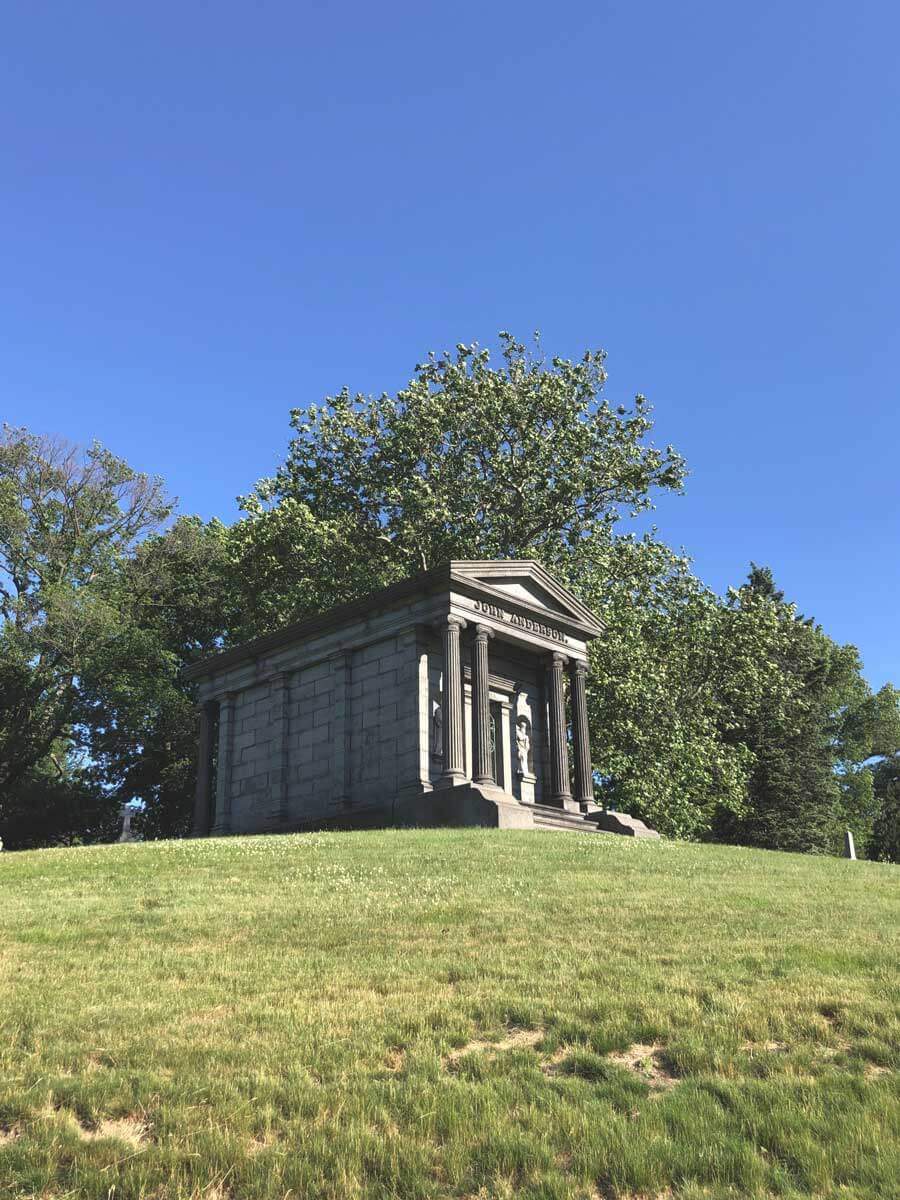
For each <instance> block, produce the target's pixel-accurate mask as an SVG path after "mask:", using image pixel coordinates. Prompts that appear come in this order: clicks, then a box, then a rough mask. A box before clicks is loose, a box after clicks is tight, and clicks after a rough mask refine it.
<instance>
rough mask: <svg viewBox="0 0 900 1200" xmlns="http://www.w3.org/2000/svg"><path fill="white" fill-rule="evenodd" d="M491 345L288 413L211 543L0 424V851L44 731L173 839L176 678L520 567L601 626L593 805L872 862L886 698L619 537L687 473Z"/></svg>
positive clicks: (882, 841) (546, 368) (177, 802)
mask: <svg viewBox="0 0 900 1200" xmlns="http://www.w3.org/2000/svg"><path fill="white" fill-rule="evenodd" d="M500 342H501V356H500V360H499V361H496V360H495V361H492V359H491V356H490V354H489V352H488V351H487V350H485V349H483V348H481V347H479V346H477V345H474V344H473V345H470V346H466V345H459V346H457V347H456V350H455V352H453V353H451V352H443V353H440V354H436V353H431V354H429V355H428V356H427V358H426V360H425V361H424V362H423V363H421V364H419V365H418V366H417V367H416V369H415V373H414V376H413V378H412V380H411V381H410V382H409V384H408V385H407V386H406V387H405V388H403V389H401V390H400V391H398V392H397V394H396V395H395V396H388V395H381V396H378V397H366V396H360V395H357V396H355V397H351V395H350V394H349V392H347V391H343V392H340V393H339V394H338V395H337V396H335V397H331V398H328V399H326V400H325V402H324V403H323V404H322V405H313V406H310V407H308V408H306V409H303V410H301V409H295V410H294V411H293V412H292V414H291V425H292V428H293V436H292V438H291V441H290V443H289V446H288V452H287V456H286V459H285V461H284V463H283V464H282V466H281V467H279V469H278V470H277V471H276V472H275V474H274V475H273V477H272V478H270V479H265V480H262V481H260V482H259V483H258V484H257V485H256V487H255V489H254V490H253V491H252V492H251V493H250V494H249V495H247V496H244V497H243V498H242V499H241V508H242V516H241V519H240V520H238V521H237V522H235V524H233V525H232V526H231V527H230V528H227V527H225V526H224V525H222V524H221V523H219V522H216V521H212V522H209V523H208V524H205V523H203V522H202V521H200V520H199V519H197V518H189V517H182V518H181V519H179V520H178V521H176V522H175V523H174V525H173V526H172V527H171V528H170V529H169V530H167V532H165V533H158V532H156V531H157V530H158V528H159V525H160V522H162V521H163V520H164V518H165V517H166V516H167V514H168V511H169V506H168V504H167V502H166V501H165V498H164V496H163V493H162V488H161V485H160V483H159V481H158V480H155V481H154V480H149V479H147V478H146V477H144V476H140V475H137V474H136V473H135V472H133V471H132V470H131V469H130V468H129V467H128V466H127V464H125V463H123V462H122V461H121V460H119V459H116V458H114V457H113V456H112V455H111V454H109V452H108V451H106V450H104V449H102V447H99V446H94V447H92V448H91V450H90V451H88V453H87V454H86V455H85V456H79V455H77V454H76V453H75V452H74V451H71V450H68V449H66V448H65V447H61V446H58V445H56V444H55V443H53V442H51V441H50V440H48V439H40V438H36V437H34V436H33V435H31V434H28V433H27V432H26V431H24V430H7V431H6V434H5V437H4V439H3V440H2V442H0V833H2V827H3V821H4V820H7V821H8V819H9V813H10V812H11V807H10V805H11V800H10V797H12V796H13V795H14V794H16V795H19V796H22V795H26V794H31V795H34V794H35V793H34V792H33V791H32V792H29V791H28V788H30V787H31V783H29V784H28V787H25V788H24V789H23V788H19V789H18V792H17V791H16V788H17V786H18V783H20V782H22V781H23V780H32V778H33V773H34V771H35V770H36V769H37V768H38V766H39V765H40V764H42V763H44V762H45V761H46V760H47V756H48V754H49V752H50V748H51V747H52V746H53V745H54V744H56V743H57V742H59V741H60V739H61V740H62V742H63V744H64V745H65V746H66V747H68V748H71V747H80V748H82V749H84V750H85V751H86V752H87V754H88V760H87V761H88V762H89V767H88V768H87V769H86V771H85V774H84V779H83V780H82V784H84V785H85V786H89V787H91V788H92V789H93V792H92V794H93V795H94V796H95V797H98V798H99V797H106V798H108V799H109V802H110V803H113V802H114V801H115V802H116V803H119V802H121V801H123V800H131V799H138V800H140V801H141V802H142V804H141V811H140V815H139V816H138V817H137V818H136V821H135V824H136V825H137V826H138V827H140V828H141V830H142V832H143V833H144V835H145V836H148V837H152V836H170V835H176V834H181V833H184V832H186V831H187V829H188V828H189V821H190V812H191V793H192V789H193V777H194V763H195V752H196V736H195V718H194V696H193V691H192V689H191V688H190V687H188V686H187V685H185V684H184V683H183V682H182V675H181V672H182V669H183V668H184V666H185V665H187V664H189V663H191V662H193V661H195V660H196V659H197V658H198V657H202V656H204V655H206V654H209V653H210V652H212V651H214V650H216V649H217V648H220V647H224V646H228V645H232V644H236V643H239V642H242V641H245V640H247V639H248V638H251V637H253V636H256V635H258V634H261V633H265V632H268V631H270V630H272V629H274V628H277V627H279V626H281V625H283V624H285V623H287V622H288V621H290V620H292V619H297V618H299V617H302V616H304V615H308V614H311V613H315V612H318V611H321V610H323V609H326V608H328V607H330V606H332V605H334V604H337V603H340V602H342V601H345V600H349V599H353V598H355V597H358V596H360V595H363V594H365V593H367V592H371V591H373V590H375V589H376V588H378V587H380V586H382V585H384V584H387V583H390V582H392V581H394V580H396V579H398V578H402V577H404V576H407V575H409V574H411V573H414V572H415V571H417V570H419V569H421V568H424V567H430V566H432V565H435V564H436V563H438V562H441V561H446V560H447V559H451V558H475V559H479V558H503V557H516V558H536V559H538V560H539V561H541V562H542V563H543V564H544V565H545V566H546V567H547V568H548V569H549V570H550V571H552V572H554V573H555V574H556V575H558V576H559V577H560V578H561V579H562V580H563V581H565V582H566V583H568V585H569V586H570V587H571V588H572V589H573V590H574V591H575V592H576V593H577V594H578V595H579V596H581V597H582V598H583V599H584V600H585V601H586V602H587V603H588V604H589V605H590V606H591V607H592V608H594V609H595V610H596V611H597V612H598V613H599V614H601V616H602V617H603V619H604V622H605V626H606V628H605V632H604V634H603V635H602V636H601V637H600V638H598V639H597V641H596V642H595V643H594V644H593V646H592V649H591V656H592V674H591V677H590V681H589V692H588V702H589V715H590V724H591V741H592V748H593V753H594V767H595V778H596V780H597V796H598V799H600V800H601V801H602V802H605V803H609V804H612V805H615V806H616V807H618V808H621V809H623V810H628V811H631V812H633V813H634V814H635V815H636V816H641V817H643V818H645V819H646V820H648V821H649V822H650V823H651V824H653V825H654V826H655V827H656V828H658V829H659V830H660V831H661V832H663V833H665V834H668V835H670V836H675V837H682V838H709V837H718V838H722V839H730V840H738V841H744V842H749V843H751V844H754V845H760V846H771V847H777V848H792V849H804V850H816V851H820V852H821V851H829V850H831V851H838V850H839V849H840V845H841V838H842V836H843V830H844V829H846V828H851V829H852V830H853V831H854V834H855V836H856V841H857V846H858V847H859V849H860V850H861V851H864V850H865V849H866V847H867V846H869V844H870V843H871V853H872V854H873V855H874V854H877V855H879V856H882V857H890V856H891V855H892V854H893V853H894V850H893V849H891V847H893V846H895V845H896V837H895V834H894V833H892V832H891V831H892V829H893V828H894V825H892V821H894V817H893V816H892V815H891V814H892V813H895V812H896V793H895V792H894V791H892V790H891V786H889V785H888V784H885V783H884V779H885V775H884V773H883V772H882V773H879V771H880V769H878V768H876V769H875V770H874V771H873V770H872V769H871V767H870V765H868V764H869V760H870V759H871V758H872V757H873V756H884V755H888V756H889V755H892V754H894V753H895V752H896V751H897V750H898V749H900V703H898V700H900V694H898V693H897V692H896V691H895V690H894V689H893V688H891V687H886V688H884V689H882V691H881V692H879V693H878V694H877V695H873V694H872V692H871V690H870V689H869V688H868V686H867V685H866V683H865V681H864V680H863V678H862V674H861V664H860V662H859V657H858V654H857V652H856V650H855V648H854V647H852V646H838V645H837V644H835V643H834V642H833V641H832V640H831V639H830V638H828V637H827V635H826V634H825V633H824V632H823V631H822V630H821V629H820V628H819V627H817V626H816V625H815V624H814V622H813V621H812V620H811V619H809V618H804V617H803V616H801V615H799V614H798V613H797V611H796V609H795V608H794V607H793V606H792V605H790V604H789V603H788V602H787V601H786V600H785V597H784V594H783V593H782V592H781V591H780V590H779V589H778V588H777V587H776V584H775V581H774V579H773V577H772V573H771V571H769V570H768V569H767V568H765V567H758V566H756V565H752V566H751V573H750V578H749V580H748V582H747V584H745V585H744V586H743V587H742V588H740V589H738V590H737V591H732V592H729V594H728V595H727V596H725V597H719V596H716V595H715V594H714V593H712V592H711V591H710V590H709V589H708V588H706V587H705V586H704V585H703V584H702V583H701V582H700V581H699V580H698V579H697V578H696V577H695V576H694V574H693V573H692V570H691V564H690V561H689V559H687V558H686V557H685V556H684V555H683V554H676V553H675V552H673V551H672V550H671V549H669V548H668V547H666V546H665V545H663V544H662V543H660V542H659V541H658V540H657V538H656V537H655V535H654V534H648V535H646V536H643V537H637V536H635V535H634V534H633V533H631V532H629V531H628V530H627V527H624V532H623V522H625V521H626V520H627V518H628V517H629V516H630V515H635V514H640V513H644V512H646V511H647V510H648V509H649V508H651V507H652V503H653V499H654V496H655V494H656V492H657V491H659V490H669V491H678V490H680V489H681V487H682V483H683V480H684V475H685V465H684V462H683V460H682V458H681V457H680V455H679V454H678V453H677V452H676V451H675V450H673V449H672V447H667V448H666V449H665V450H658V449H656V448H655V447H654V446H653V444H652V442H651V441H650V435H651V433H652V421H651V415H650V409H649V406H648V404H647V402H646V400H645V399H644V398H643V397H642V396H637V397H636V398H635V400H634V402H633V404H632V405H631V406H630V407H626V406H624V405H618V406H615V407H613V406H612V405H611V404H610V403H609V402H608V401H607V400H606V399H605V398H604V395H603V390H604V387H605V384H606V372H605V365H604V364H605V356H604V353H603V352H602V351H600V350H589V351H587V352H586V353H585V354H584V355H583V356H582V357H581V358H580V359H579V360H578V361H575V362H572V361H569V360H566V359H562V358H552V359H549V360H548V359H547V358H546V357H545V356H544V355H543V352H542V351H541V348H540V344H539V342H537V341H536V346H535V349H534V350H532V351H529V350H527V349H526V347H525V346H524V345H523V344H522V343H520V342H518V341H516V339H515V338H513V337H512V336H511V335H510V334H507V333H503V334H501V335H500ZM82 784H80V785H79V786H82ZM4 789H5V790H4ZM4 796H5V797H6V798H5V799H4ZM47 803H48V807H52V805H51V804H50V802H49V801H48V802H47ZM4 805H5V808H4ZM85 812H86V814H87V809H86V810H85ZM85 819H86V821H87V815H86V817H85ZM94 825H96V822H94ZM48 828H49V826H48ZM92 828H93V826H92Z"/></svg>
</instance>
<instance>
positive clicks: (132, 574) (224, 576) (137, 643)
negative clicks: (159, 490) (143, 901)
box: [82, 517, 242, 837]
mask: <svg viewBox="0 0 900 1200" xmlns="http://www.w3.org/2000/svg"><path fill="white" fill-rule="evenodd" d="M236 571H237V564H236V563H235V561H234V559H233V557H232V553H231V545H230V534H229V531H228V530H227V528H226V527H225V526H224V525H222V524H221V523H220V522H218V521H211V522H209V524H204V523H203V522H202V521H200V520H199V519H198V518H196V517H182V518H180V519H179V520H178V521H176V522H175V524H174V525H173V526H172V528H171V529H169V530H168V531H167V532H166V533H165V534H162V535H156V536H153V537H149V538H147V539H145V540H144V541H143V542H142V543H141V545H140V546H138V547H136V548H135V551H134V553H133V555H132V556H131V558H130V559H129V561H128V563H127V564H126V567H125V569H124V570H123V572H122V573H121V574H120V575H119V577H118V578H117V581H116V589H115V596H116V604H117V608H118V609H119V611H120V612H122V614H123V617H124V621H123V638H122V641H121V642H120V643H118V644H117V645H116V646H115V647H114V648H113V649H112V650H111V652H110V653H111V655H112V657H111V658H109V659H107V658H104V657H100V658H99V660H95V662H94V664H93V665H94V668H95V669H93V670H91V671H90V672H87V673H86V675H85V677H84V679H83V680H82V697H83V707H84V711H85V718H84V720H85V737H86V741H87V744H88V746H89V749H90V754H91V760H92V764H93V766H92V777H93V779H94V780H95V782H96V783H97V785H98V786H103V787H106V788H113V789H114V791H115V794H116V795H117V796H119V797H120V798H121V799H122V800H139V801H141V808H140V810H139V812H138V814H137V815H136V817H135V820H134V828H135V829H137V830H139V831H140V832H141V833H142V834H143V835H144V836H145V837H160V836H162V837H172V836H176V835H182V834H185V833H187V832H188V831H189V829H190V817H191V810H192V794H193V787H194V771H195V767H196V719H195V715H194V711H195V706H194V697H193V690H192V688H190V687H189V686H188V685H186V684H185V683H184V682H183V680H182V677H181V672H182V669H183V667H184V666H185V665H186V664H188V663H191V662H194V661H196V660H197V659H198V658H202V657H204V656H206V655H207V654H211V653H213V652H214V651H215V650H217V649H220V648H221V647H222V646H223V645H224V644H225V643H226V641H227V639H228V636H229V632H230V631H232V630H235V629H240V626H241V616H242V614H241V611H240V594H239V592H238V590H237V589H236V588H235V575H236ZM123 650H124V653H123Z"/></svg>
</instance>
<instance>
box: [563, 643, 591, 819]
mask: <svg viewBox="0 0 900 1200" xmlns="http://www.w3.org/2000/svg"><path fill="white" fill-rule="evenodd" d="M586 679H587V663H583V662H581V661H580V660H578V659H576V660H575V661H574V662H572V663H571V664H570V666H569V689H570V692H571V695H572V744H573V748H574V750H575V799H576V800H577V801H578V803H579V805H581V806H585V805H587V804H592V803H593V800H594V773H593V769H592V766H591V736H590V731H589V729H588V714H587V692H586V690H585V682H586Z"/></svg>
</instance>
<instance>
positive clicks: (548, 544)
mask: <svg viewBox="0 0 900 1200" xmlns="http://www.w3.org/2000/svg"><path fill="white" fill-rule="evenodd" d="M500 340H501V343H502V359H503V362H502V365H500V366H492V365H491V357H490V353H489V351H488V350H486V349H482V348H480V347H478V346H477V345H475V344H473V345H470V346H465V345H459V346H457V348H456V352H455V354H451V353H449V352H444V353H442V354H434V353H431V354H429V355H428V358H427V360H426V361H425V362H424V363H421V364H419V366H418V367H417V368H416V373H415V376H414V378H413V379H412V380H411V381H410V383H409V384H408V385H407V386H406V387H405V388H403V389H402V390H401V391H399V392H398V393H397V395H396V396H387V395H382V396H379V397H377V398H375V397H365V396H356V397H351V396H350V394H349V392H347V391H343V392H341V393H340V394H339V395H337V396H335V397H331V398H329V399H328V400H326V402H325V404H324V405H321V406H319V405H312V406H310V407H309V408H307V409H295V410H294V411H293V412H292V414H291V424H292V426H293V428H294V431H295V435H294V438H293V439H292V441H291V443H290V446H289V449H288V456H287V460H286V462H285V463H284V465H283V466H282V467H281V468H280V469H279V470H278V471H277V472H276V474H275V476H274V477H273V478H272V479H268V480H263V481H262V482H260V483H259V484H258V485H257V487H256V490H255V493H254V496H253V498H252V500H250V501H248V503H247V509H248V511H249V512H250V514H251V515H252V516H253V517H255V518H256V520H255V522H254V524H253V526H251V528H250V530H249V536H250V537H251V538H252V537H259V538H261V539H263V541H265V540H266V538H267V537H268V534H267V531H266V524H267V520H266V515H265V514H266V510H267V508H268V507H269V506H272V505H274V506H276V508H275V511H277V506H280V505H283V504H284V503H285V502H286V501H290V502H291V503H292V505H293V508H292V509H291V510H290V516H291V518H292V519H294V520H298V521H299V523H300V524H301V527H302V526H306V525H308V524H309V523H310V522H314V523H315V524H316V525H318V526H319V527H320V530H321V533H318V534H317V536H324V537H325V539H326V541H327V539H333V538H335V537H337V538H338V539H339V540H341V541H343V544H344V545H352V547H353V551H354V555H355V556H356V557H357V559H358V560H359V561H361V562H364V563H366V564H368V575H367V578H368V579H369V580H370V581H375V580H389V579H392V578H401V577H403V576H405V575H408V574H410V573H411V572H414V571H416V570H421V569H424V568H427V567H429V566H433V565H435V564H436V563H440V562H444V561H447V560H448V559H452V558H463V557H469V558H515V557H529V556H532V557H536V558H540V559H542V560H543V561H546V562H548V563H551V562H554V561H556V560H557V559H558V558H559V557H560V550H561V549H562V547H573V546H575V545H577V544H578V542H579V541H580V540H581V539H583V538H591V537H596V536H598V535H603V534H604V533H605V532H607V531H609V530H610V529H611V528H612V527H613V526H614V525H615V524H616V522H617V521H618V520H619V519H620V517H621V516H622V513H623V511H628V512H632V513H636V512H641V511H644V510H645V509H647V508H648V507H650V504H651V494H652V492H653V491H654V490H655V489H657V488H663V489H675V490H678V489H679V488H680V487H681V484H682V481H683V478H684V463H683V460H682V458H681V456H680V455H679V454H677V453H676V451H675V450H673V449H672V447H668V448H667V449H666V450H665V451H660V450H657V449H656V448H654V447H653V446H651V445H649V444H647V442H646V438H647V435H648V434H649V432H650V429H651V424H652V423H651V420H650V410H649V406H648V404H647V401H646V400H645V399H644V397H643V396H637V397H636V398H635V400H634V404H633V406H632V408H631V409H630V410H629V409H627V408H626V407H625V406H624V405H620V406H618V407H617V408H615V409H614V408H612V407H611V406H610V404H609V403H608V402H607V401H606V400H605V399H603V398H602V396H601V392H602V389H603V385H604V383H605V381H606V372H605V370H604V367H603V364H604V360H605V354H604V352H603V351H601V350H591V351H587V352H586V353H585V354H584V356H583V357H582V358H581V360H580V361H578V362H574V363H573V362H570V361H568V360H567V359H562V358H554V359H552V360H551V361H550V362H549V363H548V362H547V361H546V359H545V358H543V357H542V356H541V355H540V354H538V355H537V356H532V355H531V354H529V353H528V352H527V350H526V348H525V346H524V345H523V344H522V343H520V342H517V341H516V340H515V339H514V338H513V337H512V336H511V335H510V334H508V333H502V334H501V335H500ZM270 544H271V543H270ZM334 565H335V564H332V567H334ZM347 565H348V564H347V563H341V564H340V567H341V571H343V570H344V569H345V567H346V566H347ZM338 573H339V572H335V574H338Z"/></svg>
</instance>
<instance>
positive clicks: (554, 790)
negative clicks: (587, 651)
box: [547, 651, 578, 810]
mask: <svg viewBox="0 0 900 1200" xmlns="http://www.w3.org/2000/svg"><path fill="white" fill-rule="evenodd" d="M565 662H566V656H565V655H564V654H560V653H559V652H558V651H554V652H553V654H552V655H551V656H550V661H549V664H548V666H547V691H548V693H549V701H550V787H551V796H550V803H551V804H555V805H556V806H557V807H559V808H567V809H573V810H577V807H578V806H577V805H576V804H575V801H574V800H573V799H572V793H571V791H570V790H569V747H568V743H567V741H566V697H565V692H564V691H563V666H564V664H565Z"/></svg>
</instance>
